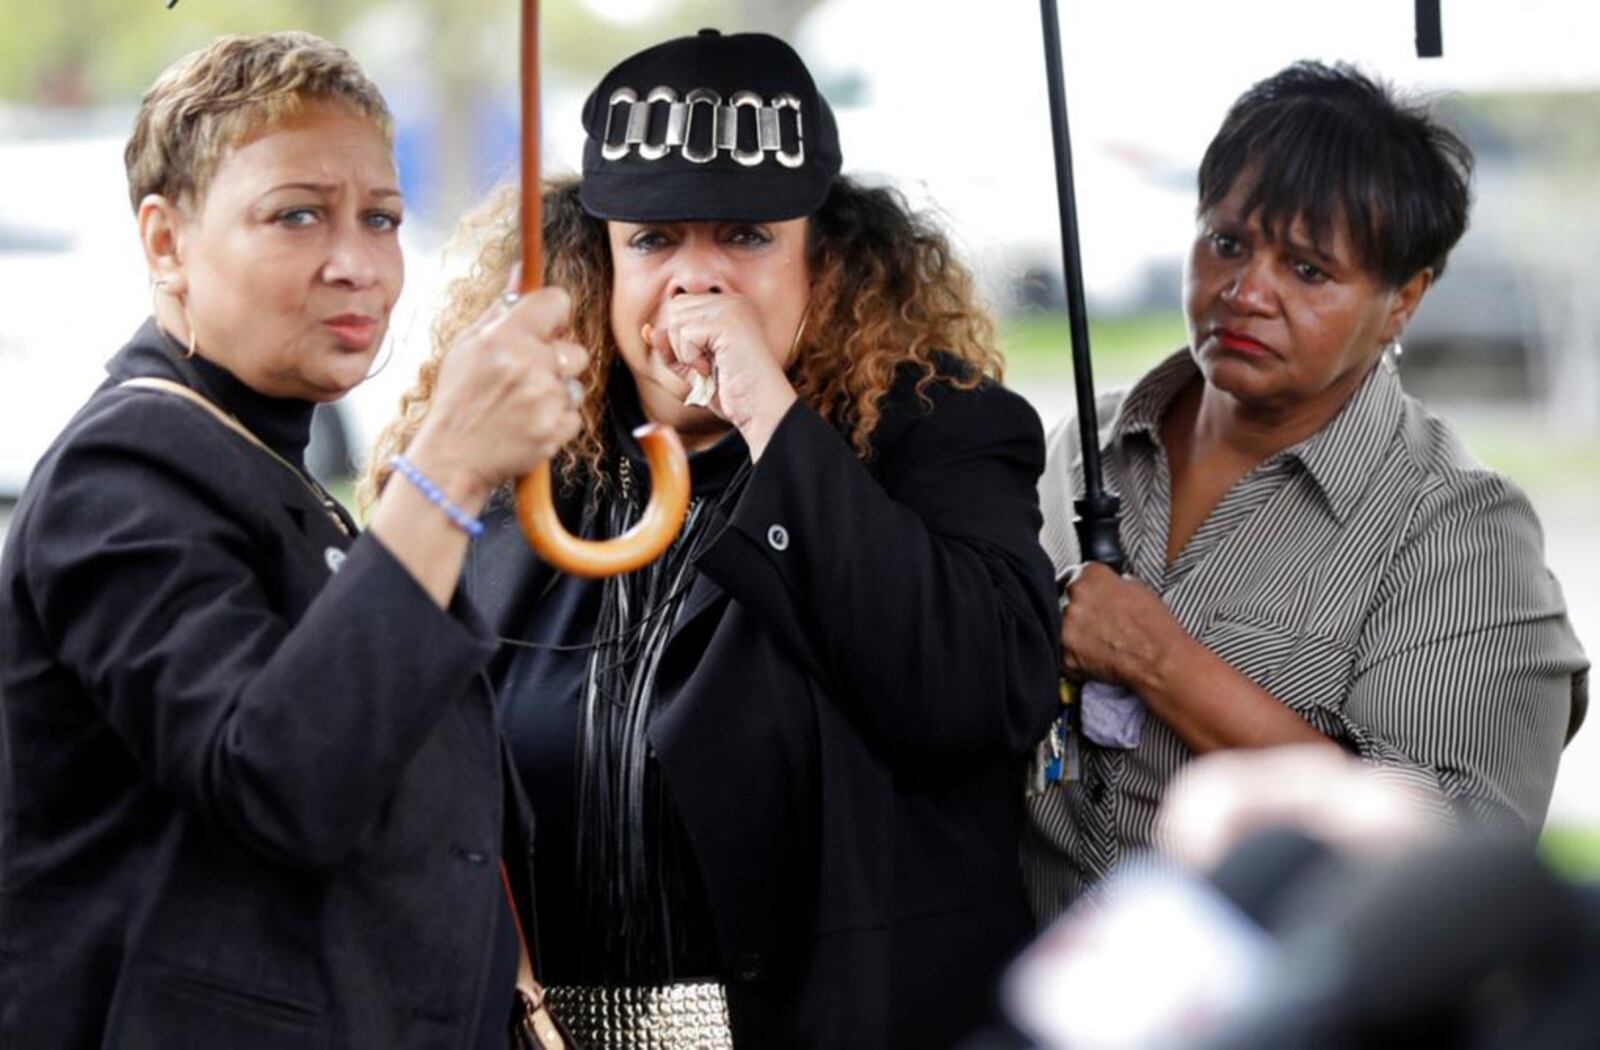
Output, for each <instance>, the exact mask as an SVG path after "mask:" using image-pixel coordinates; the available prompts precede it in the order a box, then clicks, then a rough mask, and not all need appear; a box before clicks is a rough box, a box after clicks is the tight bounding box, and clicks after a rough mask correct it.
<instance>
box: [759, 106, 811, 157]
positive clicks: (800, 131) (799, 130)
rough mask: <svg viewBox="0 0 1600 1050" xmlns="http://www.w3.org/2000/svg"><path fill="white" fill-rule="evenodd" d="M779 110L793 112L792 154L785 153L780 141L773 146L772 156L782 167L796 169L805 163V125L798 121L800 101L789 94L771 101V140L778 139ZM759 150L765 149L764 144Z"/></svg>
mask: <svg viewBox="0 0 1600 1050" xmlns="http://www.w3.org/2000/svg"><path fill="white" fill-rule="evenodd" d="M780 109H792V110H794V152H792V153H789V152H785V151H784V149H783V142H782V140H781V139H780V140H779V141H778V142H776V143H775V144H774V145H773V153H772V155H773V156H774V157H776V158H777V160H778V163H779V164H782V165H783V166H784V167H786V168H798V167H799V166H800V165H802V164H804V163H805V162H806V129H805V125H804V124H802V123H801V121H800V100H799V99H798V98H796V97H795V96H794V95H790V94H783V95H779V96H778V97H777V98H775V99H773V100H772V127H773V131H774V135H773V138H775V139H777V138H778V136H777V134H776V131H777V127H778V111H779V110H780ZM761 148H762V149H766V144H765V143H763V144H762V147H761Z"/></svg>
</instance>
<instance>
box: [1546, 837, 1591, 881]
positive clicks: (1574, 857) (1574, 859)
mask: <svg viewBox="0 0 1600 1050" xmlns="http://www.w3.org/2000/svg"><path fill="white" fill-rule="evenodd" d="M1539 853H1540V855H1541V856H1543V857H1544V859H1545V861H1546V862H1547V863H1548V864H1549V865H1550V866H1551V867H1552V868H1554V869H1555V870H1556V872H1557V873H1559V874H1561V875H1564V876H1566V877H1567V878H1569V879H1576V880H1578V881H1580V882H1600V829H1597V828H1584V827H1575V826H1572V825H1555V826H1551V827H1548V828H1546V829H1545V832H1544V834H1543V835H1541V836H1540V837H1539Z"/></svg>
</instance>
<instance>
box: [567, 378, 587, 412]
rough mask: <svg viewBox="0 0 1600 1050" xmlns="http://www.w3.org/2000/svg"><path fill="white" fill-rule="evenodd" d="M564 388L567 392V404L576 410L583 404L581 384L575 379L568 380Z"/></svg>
mask: <svg viewBox="0 0 1600 1050" xmlns="http://www.w3.org/2000/svg"><path fill="white" fill-rule="evenodd" d="M565 386H566V390H567V403H568V404H569V405H570V406H571V407H573V408H577V407H578V406H579V405H581V404H583V384H582V383H580V382H578V381H577V380H576V379H568V380H567V381H566V384H565Z"/></svg>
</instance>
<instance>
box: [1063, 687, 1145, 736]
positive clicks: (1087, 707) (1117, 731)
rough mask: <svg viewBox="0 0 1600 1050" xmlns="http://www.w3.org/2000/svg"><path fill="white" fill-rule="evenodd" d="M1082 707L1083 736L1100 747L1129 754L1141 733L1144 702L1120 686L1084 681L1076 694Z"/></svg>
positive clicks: (1142, 729) (1142, 730)
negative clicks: (1112, 748)
mask: <svg viewBox="0 0 1600 1050" xmlns="http://www.w3.org/2000/svg"><path fill="white" fill-rule="evenodd" d="M1078 702H1079V703H1080V704H1082V705H1083V735H1084V736H1086V737H1088V738H1089V739H1090V740H1092V741H1094V742H1095V743H1096V744H1099V745H1100V746H1101V747H1114V748H1118V749H1120V750H1123V751H1132V750H1133V749H1134V748H1136V747H1138V746H1139V737H1140V734H1142V733H1143V732H1144V702H1143V701H1141V700H1140V699H1139V697H1138V696H1136V695H1135V694H1133V693H1131V692H1129V691H1128V690H1126V689H1124V688H1122V687H1121V686H1120V685H1107V684H1106V683H1105V682H1085V683H1083V688H1082V689H1080V690H1079V691H1078Z"/></svg>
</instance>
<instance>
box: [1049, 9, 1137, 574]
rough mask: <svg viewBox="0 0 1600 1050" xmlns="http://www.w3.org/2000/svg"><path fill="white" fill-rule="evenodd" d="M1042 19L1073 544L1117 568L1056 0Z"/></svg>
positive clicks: (1115, 511)
mask: <svg viewBox="0 0 1600 1050" xmlns="http://www.w3.org/2000/svg"><path fill="white" fill-rule="evenodd" d="M1039 14H1040V17H1041V18H1042V20H1043V22H1044V66H1045V77H1046V79H1047V80H1048V82H1049V87H1050V127H1051V129H1052V130H1053V132H1054V135H1053V136H1052V138H1053V140H1054V143H1055V155H1056V195H1057V198H1058V200H1057V203H1058V205H1059V211H1060V214H1061V262H1062V274H1063V276H1064V277H1065V279H1066V285H1067V325H1068V329H1069V331H1070V334H1071V339H1072V382H1073V387H1074V389H1075V392H1076V394H1077V398H1078V443H1079V445H1080V447H1081V448H1082V450H1083V496H1082V498H1080V499H1078V500H1075V501H1074V502H1073V507H1074V509H1075V510H1077V512H1078V521H1077V529H1078V546H1079V547H1080V548H1081V551H1082V554H1083V557H1084V559H1085V560H1086V561H1097V562H1101V563H1103V564H1105V565H1109V566H1110V567H1111V568H1113V569H1115V570H1117V571H1118V572H1121V571H1122V565H1123V561H1124V560H1125V559H1124V557H1123V553H1122V539H1121V536H1120V533H1119V530H1118V523H1119V520H1120V518H1121V511H1122V504H1121V501H1120V500H1118V499H1117V497H1115V496H1113V495H1111V494H1110V493H1108V492H1106V490H1105V481H1104V474H1103V473H1102V470H1101V465H1100V426H1099V421H1098V419H1097V418H1096V412H1095V405H1094V373H1093V370H1092V369H1091V368H1090V364H1089V312H1088V309H1087V307H1086V306H1085V303H1084V295H1083V259H1082V256H1081V254H1080V252H1079V249H1078V206H1077V191H1076V190H1075V189H1074V188H1073V184H1072V142H1071V138H1070V135H1069V133H1068V130H1067V89H1066V78H1065V77H1064V76H1063V75H1062V73H1061V20H1060V18H1059V16H1058V15H1057V13H1056V2H1055V0H1039Z"/></svg>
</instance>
